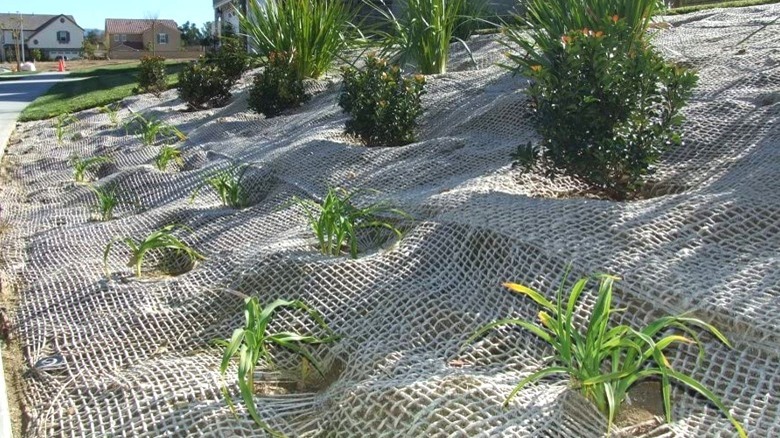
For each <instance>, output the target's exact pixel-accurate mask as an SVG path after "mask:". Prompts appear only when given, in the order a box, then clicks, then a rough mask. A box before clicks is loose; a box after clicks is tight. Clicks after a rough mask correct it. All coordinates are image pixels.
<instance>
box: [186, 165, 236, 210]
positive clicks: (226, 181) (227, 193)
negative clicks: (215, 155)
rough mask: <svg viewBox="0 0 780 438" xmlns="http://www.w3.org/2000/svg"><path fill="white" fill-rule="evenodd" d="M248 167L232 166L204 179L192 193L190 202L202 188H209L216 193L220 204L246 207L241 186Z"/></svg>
mask: <svg viewBox="0 0 780 438" xmlns="http://www.w3.org/2000/svg"><path fill="white" fill-rule="evenodd" d="M248 168H249V167H248V166H241V167H238V166H233V167H231V168H229V169H226V170H221V171H219V172H216V173H214V174H213V175H211V176H210V177H208V178H206V180H205V181H203V182H202V183H201V184H200V185H199V186H198V187H197V188H196V189H195V191H194V192H193V193H192V196H191V197H190V202H192V201H193V200H194V199H195V197H196V196H197V195H198V193H199V192H200V189H202V188H203V187H204V186H209V187H211V188H212V189H214V191H215V192H217V195H219V199H220V201H222V204H223V205H225V206H227V207H232V208H244V207H246V206H247V205H248V200H247V194H246V190H245V189H244V187H243V186H242V184H241V181H242V180H243V179H244V174H245V173H246V170H247V169H248Z"/></svg>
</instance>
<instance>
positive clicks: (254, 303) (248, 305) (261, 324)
mask: <svg viewBox="0 0 780 438" xmlns="http://www.w3.org/2000/svg"><path fill="white" fill-rule="evenodd" d="M282 308H288V309H290V310H300V311H302V312H304V313H306V315H307V316H309V317H310V318H311V319H312V320H313V321H314V322H316V323H317V325H318V326H319V327H320V328H321V329H322V330H324V331H325V333H326V336H325V337H317V336H312V335H301V334H299V333H296V332H277V333H269V331H268V326H269V325H270V323H271V320H272V319H273V317H274V314H275V313H276V311H277V310H279V309H282ZM244 315H245V317H246V320H245V323H244V327H243V328H238V329H236V330H235V331H234V332H233V336H232V337H231V338H230V339H228V340H224V341H218V342H217V343H218V344H219V345H221V346H223V347H224V348H225V352H224V354H223V356H222V364H221V365H220V371H221V373H222V376H223V377H224V376H225V375H226V374H227V369H228V366H230V361H231V359H232V358H233V357H235V356H238V358H239V362H238V387H239V390H240V392H241V398H242V399H243V400H244V403H245V404H246V407H247V410H248V411H249V415H251V416H252V419H254V420H255V422H256V423H257V424H258V425H259V426H260V427H262V428H263V429H264V430H265V431H266V432H268V433H269V434H271V435H272V436H283V435H282V434H281V433H280V432H278V431H276V430H273V429H272V428H271V427H270V426H268V425H267V424H266V423H265V422H264V421H263V420H262V418H260V415H259V414H258V413H257V408H256V407H255V401H254V388H255V367H256V366H257V364H258V363H259V362H263V363H264V365H265V366H266V367H267V368H269V369H271V370H274V369H276V365H275V364H274V361H273V357H272V356H271V348H272V347H279V348H283V349H286V350H289V351H291V352H293V353H295V354H298V355H300V356H301V358H302V360H303V361H304V363H309V364H311V365H312V366H313V367H314V369H316V370H317V372H319V374H320V375H321V376H324V375H325V373H324V372H323V369H322V367H321V366H320V364H319V363H318V362H317V360H315V359H314V356H313V355H312V354H311V353H310V352H309V351H308V350H307V349H306V347H305V346H306V345H315V344H328V343H331V342H335V341H336V340H338V336H337V335H336V334H335V333H334V332H333V330H331V329H330V327H329V326H328V325H327V324H326V323H325V320H324V319H323V317H322V315H321V314H320V313H319V312H317V311H316V310H314V309H313V308H311V307H309V306H308V305H307V304H306V303H304V302H302V301H299V300H294V301H287V300H281V299H279V300H276V301H274V302H272V303H271V304H269V305H267V306H265V307H262V306H261V305H260V303H259V302H258V300H257V298H255V297H248V298H246V300H245V306H244ZM223 393H224V394H225V398H226V399H227V401H228V404H229V405H230V407H231V408H233V402H232V399H231V398H230V394H229V393H228V391H227V388H226V387H224V388H223Z"/></svg>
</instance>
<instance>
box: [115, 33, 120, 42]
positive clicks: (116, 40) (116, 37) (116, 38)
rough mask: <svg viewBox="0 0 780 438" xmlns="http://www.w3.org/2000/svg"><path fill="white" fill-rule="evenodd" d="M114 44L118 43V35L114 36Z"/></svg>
mask: <svg viewBox="0 0 780 438" xmlns="http://www.w3.org/2000/svg"><path fill="white" fill-rule="evenodd" d="M114 42H115V43H118V42H119V34H116V35H114Z"/></svg>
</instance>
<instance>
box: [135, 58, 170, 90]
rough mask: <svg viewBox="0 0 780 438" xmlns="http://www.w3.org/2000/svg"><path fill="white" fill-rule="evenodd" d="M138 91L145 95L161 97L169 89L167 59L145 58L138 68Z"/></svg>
mask: <svg viewBox="0 0 780 438" xmlns="http://www.w3.org/2000/svg"><path fill="white" fill-rule="evenodd" d="M138 89H139V90H141V92H144V93H154V94H155V95H159V94H160V93H162V92H163V91H165V90H167V89H168V81H167V79H166V73H165V58H163V57H160V56H144V57H143V58H141V65H140V66H139V68H138Z"/></svg>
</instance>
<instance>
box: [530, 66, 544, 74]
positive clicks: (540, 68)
mask: <svg viewBox="0 0 780 438" xmlns="http://www.w3.org/2000/svg"><path fill="white" fill-rule="evenodd" d="M531 70H533V71H534V72H536V73H539V72H540V71H542V66H541V65H532V66H531Z"/></svg>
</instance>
